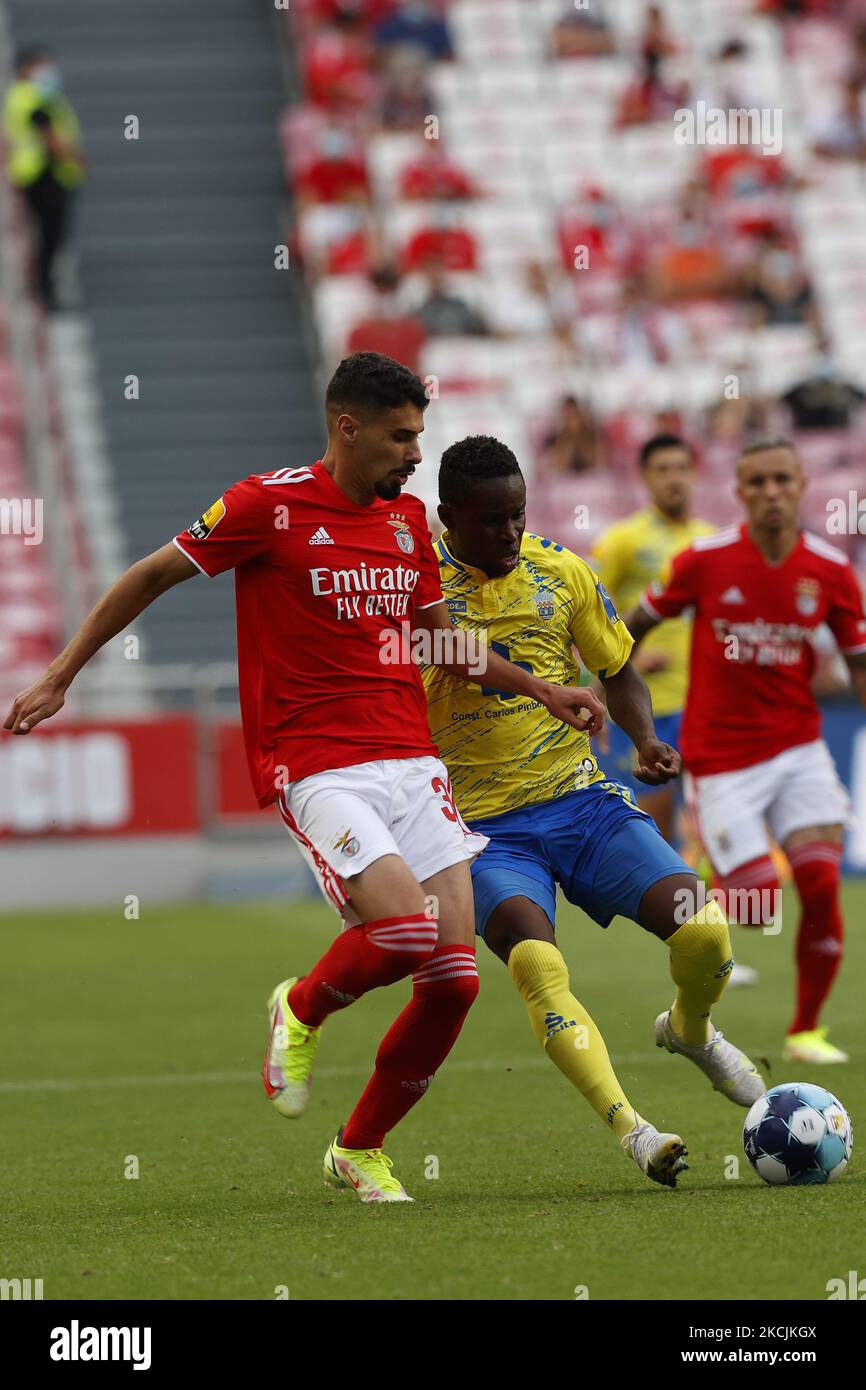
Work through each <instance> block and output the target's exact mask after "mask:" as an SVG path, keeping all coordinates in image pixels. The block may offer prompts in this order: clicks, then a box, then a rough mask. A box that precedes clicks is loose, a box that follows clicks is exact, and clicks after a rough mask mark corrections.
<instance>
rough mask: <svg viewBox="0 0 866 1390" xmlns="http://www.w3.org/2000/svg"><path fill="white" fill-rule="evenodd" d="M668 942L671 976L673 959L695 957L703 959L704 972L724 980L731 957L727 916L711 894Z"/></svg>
mask: <svg viewBox="0 0 866 1390" xmlns="http://www.w3.org/2000/svg"><path fill="white" fill-rule="evenodd" d="M689 929H691V930H689ZM670 941H671V962H672V964H671V969H672V970H674V978H676V970H675V961H676V960H679V959H685V958H692V959H694V958H696V957H697V958H700V959H701V960H702V962H703V965H704V968H705V969H706V971H707V973H708V974H710V975H714V976H716V978H717V979H720V980H722V979H725V978H726V977H727V976H728V975H729V974H730V973H731V966H732V965H733V959H732V956H731V934H730V932H729V930H728V919H727V917H726V916H725V914H724V912H723V911H722V908H721V907H720V905H719V903H718V902H717V901H716V899H715V898H714V897H710V898H708V899H707V901H706V902H705V903H704V904H703V906H702V907H700V908H699V909H698V911H697V912H696V913H695V914H694V916H692V917H690V918H689V920H688V921H687V922H684V923H683V925H682V927H680V928H679V930H678V931H677V932H676V933H675V934H674V937H673V938H670Z"/></svg>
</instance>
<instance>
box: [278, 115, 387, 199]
mask: <svg viewBox="0 0 866 1390" xmlns="http://www.w3.org/2000/svg"><path fill="white" fill-rule="evenodd" d="M295 192H296V195H297V197H298V199H299V201H300V203H301V204H302V205H306V204H308V203H345V202H357V201H359V200H361V201H367V200H368V198H369V193H370V188H369V184H368V181H367V169H366V165H365V163H364V147H363V145H362V144H361V142H360V141H359V140H358V139H357V138H356V137H355V135H353V133H352V132H351V131H349V130H347V129H346V128H345V127H344V126H343V125H341V124H340V121H339V119H338V117H337V116H336V115H333V114H330V113H329V117H328V121H327V123H326V124H325V125H324V126H323V127H322V128H321V130H320V131H319V133H318V135H317V136H316V137H315V147H314V149H313V152H312V155H311V158H310V159H309V162H308V163H305V164H304V165H302V167H301V168H300V169H299V170H298V173H297V176H296V180H295Z"/></svg>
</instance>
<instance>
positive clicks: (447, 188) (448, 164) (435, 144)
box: [397, 140, 479, 203]
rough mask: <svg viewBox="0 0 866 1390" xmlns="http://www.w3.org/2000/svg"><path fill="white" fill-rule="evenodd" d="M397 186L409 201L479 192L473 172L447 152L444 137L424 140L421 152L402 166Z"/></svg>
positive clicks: (469, 195) (445, 199) (470, 195)
mask: <svg viewBox="0 0 866 1390" xmlns="http://www.w3.org/2000/svg"><path fill="white" fill-rule="evenodd" d="M397 187H398V192H399V196H400V198H401V199H403V200H405V201H407V202H415V201H422V202H428V203H432V202H448V201H450V200H454V199H469V198H476V197H477V196H478V191H479V190H478V189H477V187H476V185H475V183H474V182H473V180H472V179H471V178H470V176H469V175H468V174H467V173H465V172H464V170H463V169H461V168H460V166H459V165H458V164H455V163H454V161H453V160H452V159H451V158H450V157H449V156H448V155H447V154H446V152H445V150H443V148H442V142H441V140H423V141H422V142H421V146H420V147H419V153H418V154H417V156H415V158H413V159H410V161H409V163H408V164H405V165H404V166H403V168H402V169H401V170H400V175H399V178H398V180H397Z"/></svg>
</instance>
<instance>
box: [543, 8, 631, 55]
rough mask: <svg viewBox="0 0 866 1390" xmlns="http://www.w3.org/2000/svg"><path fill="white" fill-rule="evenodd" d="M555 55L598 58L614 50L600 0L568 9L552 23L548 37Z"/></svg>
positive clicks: (614, 46)
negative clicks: (589, 4) (579, 7)
mask: <svg viewBox="0 0 866 1390" xmlns="http://www.w3.org/2000/svg"><path fill="white" fill-rule="evenodd" d="M550 44H551V51H552V54H553V57H554V58H599V57H604V56H605V55H606V54H609V53H615V52H616V45H615V43H614V41H613V36H612V34H611V32H610V30H609V28H608V26H607V20H606V19H605V17H604V10H603V9H602V7H601V0H594V3H593V4H592V6H588V5H587V6H584V7H583V8H581V9H578V8H577V7H576V6H575V5H574V4H571V5H569V6H568V7H567V8H566V7H565V6H563V13H562V15H561V16H560V18H559V19H558V20H557V21H556V23H555V24H554V26H553V31H552V33H551V36H550Z"/></svg>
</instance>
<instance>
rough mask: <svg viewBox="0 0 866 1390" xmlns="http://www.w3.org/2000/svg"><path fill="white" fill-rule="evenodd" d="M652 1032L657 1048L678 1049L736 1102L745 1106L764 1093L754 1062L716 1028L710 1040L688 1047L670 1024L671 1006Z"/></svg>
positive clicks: (717, 1087) (717, 1088)
mask: <svg viewBox="0 0 866 1390" xmlns="http://www.w3.org/2000/svg"><path fill="white" fill-rule="evenodd" d="M655 1035H656V1047H665V1048H667V1050H668V1052H679V1053H680V1054H681V1055H682V1056H683V1057H688V1059H689V1061H690V1062H694V1064H695V1066H696V1067H700V1069H701V1071H702V1072H703V1073H704V1075H705V1076H708V1077H709V1078H710V1080H711V1081H712V1083H713V1087H714V1089H715V1090H717V1091H720V1092H721V1093H722V1095H723V1096H727V1097H728V1100H732V1101H733V1102H734V1104H735V1105H743V1106H745V1107H746V1109H748V1108H749V1106H751V1105H754V1103H755V1101H756V1100H758V1099H760V1097H761V1096H762V1095H764V1093H765V1092H766V1089H767V1088H766V1086H765V1085H764V1082H763V1080H762V1078H761V1075H760V1073H759V1071H758V1069H757V1067H756V1066H755V1064H754V1062H752V1061H751V1060H750V1058H748V1057H747V1056H746V1054H745V1052H741V1051H740V1049H739V1048H738V1047H735V1046H734V1044H733V1043H731V1042H727V1041H726V1039H725V1037H724V1034H722V1033H720V1032H719V1030H718V1029H717V1028H713V1035H712V1037H711V1038H710V1040H709V1042H706V1043H699V1044H698V1045H697V1046H696V1047H688V1046H687V1045H686V1043H684V1042H682V1041H681V1040H680V1039H679V1038H678V1037H677V1035H676V1033H675V1032H674V1030H673V1028H672V1027H671V1017H670V1009H666V1010H665V1012H664V1013H663V1014H659V1016H658V1018H657V1019H656V1022H655Z"/></svg>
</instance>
